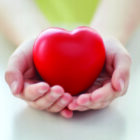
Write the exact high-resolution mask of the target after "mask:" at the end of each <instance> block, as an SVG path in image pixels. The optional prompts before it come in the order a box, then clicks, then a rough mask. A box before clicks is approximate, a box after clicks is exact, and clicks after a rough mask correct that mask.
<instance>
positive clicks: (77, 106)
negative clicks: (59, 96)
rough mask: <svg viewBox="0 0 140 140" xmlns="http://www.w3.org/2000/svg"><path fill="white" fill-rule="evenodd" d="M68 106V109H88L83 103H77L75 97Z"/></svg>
mask: <svg viewBox="0 0 140 140" xmlns="http://www.w3.org/2000/svg"><path fill="white" fill-rule="evenodd" d="M68 108H69V109H70V110H75V111H76V110H77V111H85V110H88V107H86V106H84V105H79V104H78V102H77V98H75V99H74V100H73V101H72V102H71V103H70V104H69V105H68Z"/></svg>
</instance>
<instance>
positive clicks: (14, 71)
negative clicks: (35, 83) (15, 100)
mask: <svg viewBox="0 0 140 140" xmlns="http://www.w3.org/2000/svg"><path fill="white" fill-rule="evenodd" d="M31 45H33V41H29V42H26V43H23V44H22V45H21V46H20V47H19V48H18V49H16V51H15V52H14V53H13V55H12V56H11V57H10V58H9V62H8V67H7V70H6V72H5V80H6V82H7V83H8V85H9V87H10V89H11V91H12V92H13V94H18V93H20V92H22V89H23V86H24V81H23V80H24V79H23V73H24V71H25V70H26V68H27V61H26V60H27V59H25V53H24V51H22V49H21V48H25V47H26V48H31ZM31 49H32V48H31ZM23 50H24V49H23Z"/></svg>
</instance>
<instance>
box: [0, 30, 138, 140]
mask: <svg viewBox="0 0 140 140" xmlns="http://www.w3.org/2000/svg"><path fill="white" fill-rule="evenodd" d="M127 49H128V50H129V52H130V53H131V56H132V60H133V64H132V70H131V78H130V85H129V89H128V92H127V94H126V95H125V96H123V97H121V98H118V99H116V100H115V101H114V102H113V103H112V104H111V105H110V107H108V108H106V109H103V110H100V111H88V112H84V113H75V114H74V117H73V118H72V119H70V120H67V119H64V118H62V117H61V116H59V115H54V114H50V113H47V112H42V111H37V110H34V109H31V108H29V107H28V106H27V105H26V103H25V102H24V101H22V100H20V99H17V98H15V97H13V96H12V95H11V93H10V90H9V88H8V86H7V84H6V83H5V81H4V71H5V69H6V65H7V61H8V57H9V56H10V55H11V53H12V52H13V51H14V46H12V44H10V43H9V42H8V41H7V40H6V38H4V36H3V35H2V34H0V140H140V109H139V108H140V29H139V30H138V31H137V32H136V33H135V34H134V35H133V37H132V38H131V40H130V41H129V43H128V45H127Z"/></svg>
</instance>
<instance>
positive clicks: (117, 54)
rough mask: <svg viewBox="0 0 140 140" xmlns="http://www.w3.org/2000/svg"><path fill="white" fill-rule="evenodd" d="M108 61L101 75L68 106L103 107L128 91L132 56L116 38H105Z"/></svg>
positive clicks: (75, 107) (79, 109)
mask: <svg viewBox="0 0 140 140" xmlns="http://www.w3.org/2000/svg"><path fill="white" fill-rule="evenodd" d="M104 45H105V50H106V62H105V66H104V68H103V71H102V72H101V74H100V76H99V77H98V78H97V80H96V81H95V82H94V83H93V85H92V86H91V87H90V88H89V89H88V90H87V91H86V92H85V93H83V94H80V95H78V96H77V97H74V98H73V101H72V102H71V103H70V104H69V105H68V108H69V109H70V110H73V111H85V110H90V109H102V108H105V107H107V106H108V105H109V104H110V103H111V102H112V101H113V100H114V99H115V98H117V97H119V96H122V95H124V94H125V93H126V91H127V88H128V83H129V74H130V67H131V57H130V55H129V53H128V52H127V51H126V49H125V48H124V46H123V45H122V44H121V43H120V42H119V41H118V40H117V39H115V38H112V37H110V38H106V39H104Z"/></svg>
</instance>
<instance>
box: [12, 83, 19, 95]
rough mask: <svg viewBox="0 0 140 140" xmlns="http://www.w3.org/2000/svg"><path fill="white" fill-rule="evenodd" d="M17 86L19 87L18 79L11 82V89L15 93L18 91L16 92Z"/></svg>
mask: <svg viewBox="0 0 140 140" xmlns="http://www.w3.org/2000/svg"><path fill="white" fill-rule="evenodd" d="M17 87H18V83H17V81H14V82H13V83H12V84H11V91H12V93H13V94H17V93H16V91H17Z"/></svg>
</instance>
